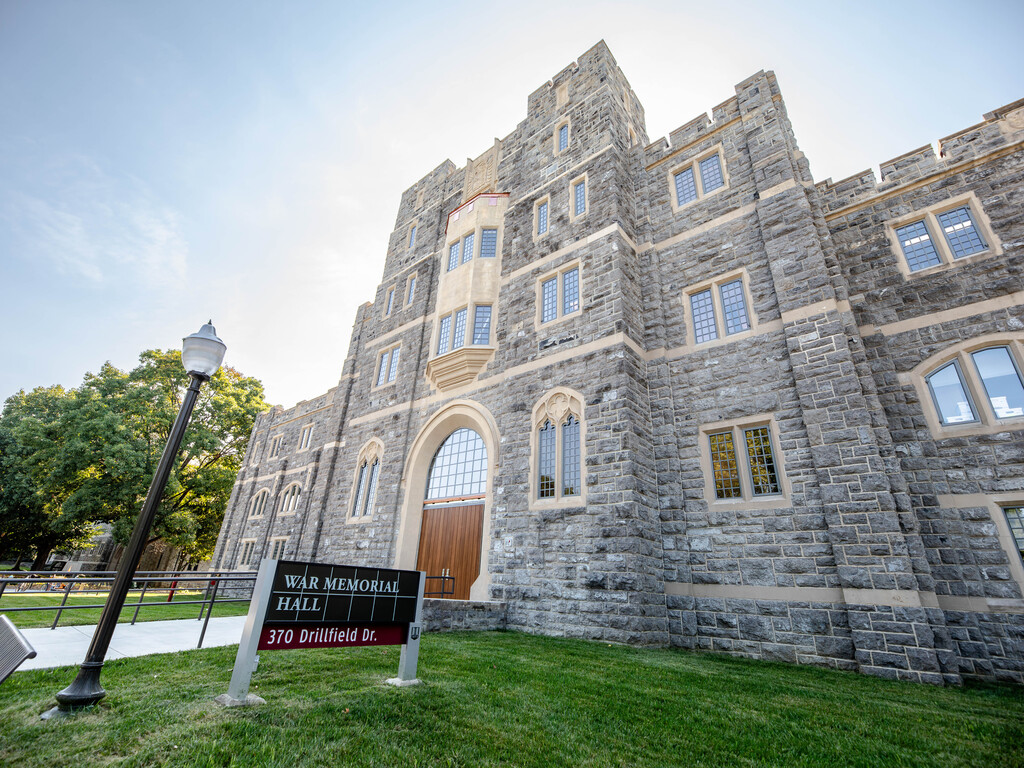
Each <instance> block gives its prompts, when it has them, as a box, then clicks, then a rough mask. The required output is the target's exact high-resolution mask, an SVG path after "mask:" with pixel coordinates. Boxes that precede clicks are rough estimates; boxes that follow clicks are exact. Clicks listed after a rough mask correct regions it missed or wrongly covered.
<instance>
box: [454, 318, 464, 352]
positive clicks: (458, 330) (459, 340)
mask: <svg viewBox="0 0 1024 768" xmlns="http://www.w3.org/2000/svg"><path fill="white" fill-rule="evenodd" d="M465 343H466V310H465V309H460V310H459V311H458V312H456V313H455V331H454V333H452V349H458V348H459V347H461V346H462V345H464V344H465Z"/></svg>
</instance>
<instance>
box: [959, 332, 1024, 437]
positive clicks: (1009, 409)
mask: <svg viewBox="0 0 1024 768" xmlns="http://www.w3.org/2000/svg"><path fill="white" fill-rule="evenodd" d="M971 357H972V358H974V364H975V365H976V366H977V367H978V374H979V375H980V376H981V381H982V382H983V383H984V385H985V394H987V395H988V401H989V402H990V403H991V404H992V410H993V411H995V414H996V418H997V419H1010V418H1013V417H1014V416H1024V384H1022V383H1021V380H1020V373H1019V372H1018V371H1017V366H1015V365H1014V364H1013V358H1011V357H1010V350H1009V349H1007V348H1006V347H992V348H991V349H982V350H979V351H978V352H973V353H972V354H971Z"/></svg>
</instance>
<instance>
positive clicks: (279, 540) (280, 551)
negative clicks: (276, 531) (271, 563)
mask: <svg viewBox="0 0 1024 768" xmlns="http://www.w3.org/2000/svg"><path fill="white" fill-rule="evenodd" d="M287 544H288V537H287V536H275V537H274V538H272V539H271V540H270V541H269V542H267V545H268V546H267V557H269V558H270V559H271V560H280V559H281V558H282V557H284V548H285V546H286V545H287Z"/></svg>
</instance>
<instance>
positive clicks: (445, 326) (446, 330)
mask: <svg viewBox="0 0 1024 768" xmlns="http://www.w3.org/2000/svg"><path fill="white" fill-rule="evenodd" d="M451 332H452V316H451V315H445V316H444V317H442V318H441V327H440V328H438V330H437V354H439V355H443V354H444V353H446V352H447V351H448V340H449V338H448V337H449V335H450V334H451Z"/></svg>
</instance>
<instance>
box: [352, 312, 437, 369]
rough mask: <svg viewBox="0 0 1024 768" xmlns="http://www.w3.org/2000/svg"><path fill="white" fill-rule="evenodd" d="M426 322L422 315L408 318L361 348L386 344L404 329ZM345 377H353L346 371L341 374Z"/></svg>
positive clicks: (371, 347) (403, 331) (404, 330)
mask: <svg viewBox="0 0 1024 768" xmlns="http://www.w3.org/2000/svg"><path fill="white" fill-rule="evenodd" d="M426 322H429V319H428V318H427V317H426V316H424V317H417V318H416V319H414V320H410V321H409V322H408V323H403V324H402V325H400V326H398V327H397V328H395V329H393V330H390V331H388V332H387V333H382V334H381V335H380V336H378V337H377V338H375V339H372V340H370V341H368V342H366V343H365V344H364V345H363V349H373V348H374V347H379V346H380V345H381V344H387V343H388V342H389V341H391V340H392V339H394V338H395V337H396V336H401V335H402V334H403V333H405V332H406V331H409V330H412V329H413V328H416V327H417V326H420V325H423V324H424V323H426ZM345 377H348V378H353V375H352V374H351V373H346V374H345V376H343V377H342V378H345Z"/></svg>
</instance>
